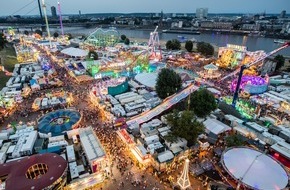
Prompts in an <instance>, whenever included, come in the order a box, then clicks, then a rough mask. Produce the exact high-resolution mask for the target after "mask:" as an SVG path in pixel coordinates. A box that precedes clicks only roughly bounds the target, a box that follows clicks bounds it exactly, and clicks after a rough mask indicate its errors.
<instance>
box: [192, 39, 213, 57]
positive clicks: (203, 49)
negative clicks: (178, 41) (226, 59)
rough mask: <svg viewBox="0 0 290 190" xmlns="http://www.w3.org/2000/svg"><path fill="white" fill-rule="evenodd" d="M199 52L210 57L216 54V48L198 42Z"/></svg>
mask: <svg viewBox="0 0 290 190" xmlns="http://www.w3.org/2000/svg"><path fill="white" fill-rule="evenodd" d="M196 47H197V51H198V52H200V53H201V54H202V55H205V56H208V55H213V54H214V47H213V46H212V45H211V44H209V43H205V42H198V43H197V45H196Z"/></svg>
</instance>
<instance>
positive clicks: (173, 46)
mask: <svg viewBox="0 0 290 190" xmlns="http://www.w3.org/2000/svg"><path fill="white" fill-rule="evenodd" d="M180 48H181V44H180V42H179V41H178V40H177V39H173V40H168V41H167V42H166V49H168V50H179V49H180Z"/></svg>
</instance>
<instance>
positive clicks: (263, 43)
mask: <svg viewBox="0 0 290 190" xmlns="http://www.w3.org/2000/svg"><path fill="white" fill-rule="evenodd" d="M52 30H53V31H55V30H57V31H58V32H59V29H52ZM64 30H65V33H72V34H84V35H88V34H90V33H91V32H93V31H94V30H95V29H91V28H89V29H88V28H80V27H67V28H64ZM118 31H119V33H120V34H125V35H126V36H127V37H129V38H139V39H148V40H149V36H150V32H151V31H149V30H130V29H118ZM178 35H182V36H184V37H187V39H192V38H195V39H196V40H197V41H204V42H208V43H212V44H214V45H216V46H219V47H222V46H226V44H235V45H245V46H247V47H248V50H249V51H257V50H264V51H266V52H270V51H272V50H274V49H276V48H278V47H279V46H281V44H277V43H274V39H272V38H265V37H256V36H242V35H230V34H216V33H212V34H209V33H202V34H200V35H192V34H171V33H160V34H159V39H160V40H164V41H167V40H171V39H176V38H177V36H178ZM279 54H282V55H284V56H287V57H290V48H287V49H284V50H282V51H280V52H279Z"/></svg>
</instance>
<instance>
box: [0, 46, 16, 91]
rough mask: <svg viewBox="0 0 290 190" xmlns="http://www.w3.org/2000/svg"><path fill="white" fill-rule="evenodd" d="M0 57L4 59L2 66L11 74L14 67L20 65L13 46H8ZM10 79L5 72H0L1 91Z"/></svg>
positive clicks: (0, 53) (1, 52) (0, 52)
mask: <svg viewBox="0 0 290 190" xmlns="http://www.w3.org/2000/svg"><path fill="white" fill-rule="evenodd" d="M0 57H2V65H3V66H4V68H5V69H6V70H8V71H9V72H12V71H13V69H14V65H15V64H17V63H18V62H17V59H16V54H15V50H14V48H13V46H12V45H10V44H7V47H5V48H4V49H3V50H1V51H0ZM9 78H10V76H6V75H5V73H4V72H3V71H0V89H2V88H3V87H5V86H6V82H7V81H8V80H9Z"/></svg>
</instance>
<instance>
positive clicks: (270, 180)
mask: <svg viewBox="0 0 290 190" xmlns="http://www.w3.org/2000/svg"><path fill="white" fill-rule="evenodd" d="M223 165H224V167H225V169H226V170H227V171H228V172H229V174H230V175H232V176H233V177H234V178H235V179H237V180H240V181H241V182H242V183H243V184H244V185H247V186H249V187H251V188H253V189H257V190H264V189H273V190H274V189H284V188H285V187H286V186H287V184H288V175H287V173H286V171H285V170H284V168H283V167H282V166H281V165H280V164H278V163H277V162H276V161H275V160H274V159H272V158H271V157H269V156H267V155H265V154H264V153H262V152H259V151H257V150H254V149H250V148H245V147H242V148H232V149H229V150H227V151H226V152H224V154H223Z"/></svg>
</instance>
